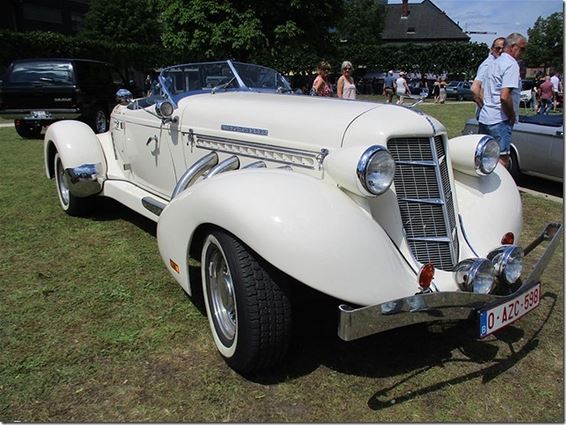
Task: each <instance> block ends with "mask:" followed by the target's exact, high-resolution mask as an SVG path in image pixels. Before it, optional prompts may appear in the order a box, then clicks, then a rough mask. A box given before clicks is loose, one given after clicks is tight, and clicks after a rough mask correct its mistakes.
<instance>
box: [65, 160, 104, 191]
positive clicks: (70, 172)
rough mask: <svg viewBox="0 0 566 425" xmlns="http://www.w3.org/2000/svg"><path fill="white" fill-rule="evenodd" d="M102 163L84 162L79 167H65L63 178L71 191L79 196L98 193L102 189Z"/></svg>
mask: <svg viewBox="0 0 566 425" xmlns="http://www.w3.org/2000/svg"><path fill="white" fill-rule="evenodd" d="M101 170H102V164H101V163H97V164H83V165H81V166H79V167H73V168H65V171H64V172H63V179H64V180H65V184H66V185H67V187H68V188H69V191H70V192H71V193H72V194H73V195H74V196H77V197H79V198H86V197H87V196H92V195H96V194H97V193H99V192H100V191H101V190H102V184H101V180H103V174H102V171H101Z"/></svg>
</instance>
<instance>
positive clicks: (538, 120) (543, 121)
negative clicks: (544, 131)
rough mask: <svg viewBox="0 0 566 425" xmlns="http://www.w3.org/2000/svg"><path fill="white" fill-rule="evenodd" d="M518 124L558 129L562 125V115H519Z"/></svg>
mask: <svg viewBox="0 0 566 425" xmlns="http://www.w3.org/2000/svg"><path fill="white" fill-rule="evenodd" d="M519 122H524V123H528V124H537V125H546V126H548V127H560V126H562V125H563V124H564V116H562V115H531V116H527V115H521V116H519Z"/></svg>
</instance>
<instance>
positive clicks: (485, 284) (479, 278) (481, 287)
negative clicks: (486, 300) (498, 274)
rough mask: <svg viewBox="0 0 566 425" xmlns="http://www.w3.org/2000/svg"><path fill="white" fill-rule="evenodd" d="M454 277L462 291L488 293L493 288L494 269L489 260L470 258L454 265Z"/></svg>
mask: <svg viewBox="0 0 566 425" xmlns="http://www.w3.org/2000/svg"><path fill="white" fill-rule="evenodd" d="M454 277H455V279H456V283H457V284H458V286H459V287H460V289H462V290H463V291H468V292H475V293H477V294H489V293H490V292H491V291H492V290H493V286H494V285H493V284H494V282H495V280H494V277H495V271H494V269H493V264H491V261H489V260H486V259H485V258H470V259H467V260H464V261H461V262H460V263H458V264H457V265H456V268H455V273H454Z"/></svg>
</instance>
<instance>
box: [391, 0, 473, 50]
mask: <svg viewBox="0 0 566 425" xmlns="http://www.w3.org/2000/svg"><path fill="white" fill-rule="evenodd" d="M402 7H403V5H402V4H388V5H387V6H386V11H387V14H386V17H385V27H384V30H383V33H382V39H383V41H385V42H393V41H404V42H408V41H419V42H423V41H441V40H450V41H469V40H470V37H469V36H468V35H467V34H466V33H465V32H464V31H462V28H460V26H459V25H458V24H457V23H456V22H454V21H453V20H452V19H450V17H449V16H448V15H447V14H446V13H445V12H444V11H442V10H440V9H439V8H438V7H437V6H436V5H435V4H434V3H433V2H432V1H430V0H423V1H422V2H421V3H410V4H409V16H407V17H406V18H403V17H402V16H401V12H402Z"/></svg>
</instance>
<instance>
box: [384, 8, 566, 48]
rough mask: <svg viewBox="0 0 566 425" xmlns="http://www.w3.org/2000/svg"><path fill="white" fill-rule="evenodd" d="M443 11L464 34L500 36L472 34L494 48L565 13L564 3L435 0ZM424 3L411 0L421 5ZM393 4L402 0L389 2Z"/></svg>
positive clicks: (477, 39) (478, 40)
mask: <svg viewBox="0 0 566 425" xmlns="http://www.w3.org/2000/svg"><path fill="white" fill-rule="evenodd" d="M431 1H432V2H433V3H434V4H435V5H436V6H437V7H438V8H439V9H441V10H444V11H445V12H446V14H447V15H448V16H450V18H451V19H452V20H453V21H454V22H457V23H459V25H460V27H461V28H462V29H463V30H464V31H490V32H496V33H497V34H496V35H495V34H488V35H483V34H482V35H480V34H469V35H470V37H471V41H476V42H478V43H481V42H483V43H486V44H488V45H491V42H492V41H493V39H494V38H496V37H498V36H506V35H509V34H511V33H512V32H519V33H522V34H524V35H525V36H527V29H528V28H529V27H532V26H533V25H534V23H535V21H536V19H537V18H538V17H539V16H542V17H547V16H548V15H550V14H551V13H554V12H561V11H562V10H563V6H564V3H563V1H562V0H431ZM421 2H422V0H409V7H410V4H411V3H421ZM389 3H390V4H394V3H401V0H389Z"/></svg>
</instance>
